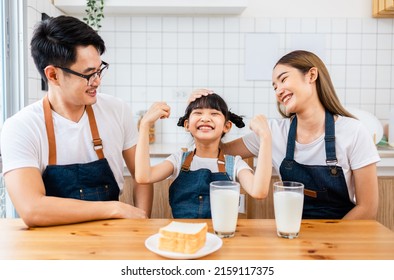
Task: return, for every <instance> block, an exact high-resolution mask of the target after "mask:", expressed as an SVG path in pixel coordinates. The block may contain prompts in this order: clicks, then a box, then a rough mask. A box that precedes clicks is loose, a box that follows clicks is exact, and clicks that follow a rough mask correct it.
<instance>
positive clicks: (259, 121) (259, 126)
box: [249, 115, 271, 139]
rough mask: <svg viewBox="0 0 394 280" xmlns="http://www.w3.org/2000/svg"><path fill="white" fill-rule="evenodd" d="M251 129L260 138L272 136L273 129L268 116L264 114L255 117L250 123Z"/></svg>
mask: <svg viewBox="0 0 394 280" xmlns="http://www.w3.org/2000/svg"><path fill="white" fill-rule="evenodd" d="M249 127H250V129H251V130H252V131H253V132H254V133H256V134H257V135H258V136H259V137H260V138H264V139H265V138H267V137H271V130H270V128H269V125H268V121H267V118H266V117H265V116H263V115H257V116H255V117H253V119H252V120H251V121H250V124H249Z"/></svg>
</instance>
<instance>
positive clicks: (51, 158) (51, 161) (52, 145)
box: [43, 95, 56, 165]
mask: <svg viewBox="0 0 394 280" xmlns="http://www.w3.org/2000/svg"><path fill="white" fill-rule="evenodd" d="M43 107H44V119H45V127H46V130H47V137H48V147H49V155H48V165H55V164H56V138H55V129H54V128H53V120H52V112H51V105H50V104H49V100H48V96H47V95H45V96H44V99H43Z"/></svg>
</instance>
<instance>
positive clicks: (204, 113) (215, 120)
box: [184, 108, 231, 141]
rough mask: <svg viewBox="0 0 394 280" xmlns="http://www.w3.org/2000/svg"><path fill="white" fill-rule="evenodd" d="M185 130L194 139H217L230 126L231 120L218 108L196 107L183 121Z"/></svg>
mask: <svg viewBox="0 0 394 280" xmlns="http://www.w3.org/2000/svg"><path fill="white" fill-rule="evenodd" d="M184 126H185V129H186V131H188V132H190V133H191V134H192V135H193V137H194V138H195V140H200V141H201V140H214V141H215V140H219V141H220V139H221V138H222V136H223V134H224V133H227V132H228V131H229V130H230V128H231V122H230V121H226V118H225V116H224V115H223V113H222V112H221V111H219V110H216V109H212V108H196V109H193V110H192V112H191V113H190V116H189V118H188V119H187V120H185V123H184Z"/></svg>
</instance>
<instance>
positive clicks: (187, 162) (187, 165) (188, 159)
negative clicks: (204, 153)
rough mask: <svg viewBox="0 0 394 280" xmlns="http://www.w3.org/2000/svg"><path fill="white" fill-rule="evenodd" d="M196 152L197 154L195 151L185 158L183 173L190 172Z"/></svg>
mask: <svg viewBox="0 0 394 280" xmlns="http://www.w3.org/2000/svg"><path fill="white" fill-rule="evenodd" d="M195 152H196V150H194V151H193V152H191V153H189V154H188V155H187V157H186V158H185V161H184V162H183V164H182V168H181V170H182V171H189V169H190V164H191V163H192V160H193V157H194V153H195Z"/></svg>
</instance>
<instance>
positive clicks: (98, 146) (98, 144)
mask: <svg viewBox="0 0 394 280" xmlns="http://www.w3.org/2000/svg"><path fill="white" fill-rule="evenodd" d="M86 113H87V114H88V118H89V125H90V131H91V133H92V138H93V149H94V150H95V151H96V154H97V156H98V158H99V159H103V158H104V152H103V141H102V140H101V138H100V134H99V131H98V128H97V124H96V118H95V117H94V112H93V109H92V106H91V105H88V106H86Z"/></svg>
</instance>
